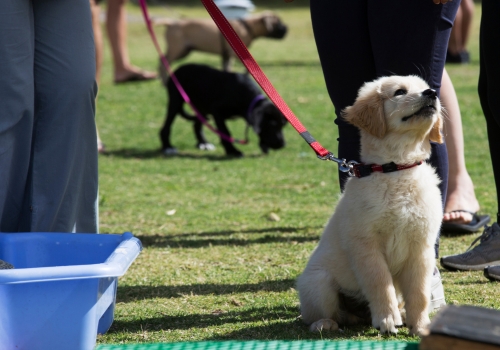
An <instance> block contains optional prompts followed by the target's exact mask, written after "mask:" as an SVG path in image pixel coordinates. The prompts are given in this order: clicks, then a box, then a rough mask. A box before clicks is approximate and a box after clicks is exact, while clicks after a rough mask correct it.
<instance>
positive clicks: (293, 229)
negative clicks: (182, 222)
mask: <svg viewBox="0 0 500 350" xmlns="http://www.w3.org/2000/svg"><path fill="white" fill-rule="evenodd" d="M319 229H323V226H319V225H318V226H310V227H309V226H308V227H266V228H250V229H245V230H227V231H208V232H186V233H179V234H174V235H169V237H187V236H197V237H204V236H225V235H232V234H235V233H255V234H260V233H266V232H279V233H294V232H302V231H310V230H319ZM318 233H319V232H318ZM143 237H148V236H143Z"/></svg>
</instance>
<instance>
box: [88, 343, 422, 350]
mask: <svg viewBox="0 0 500 350" xmlns="http://www.w3.org/2000/svg"><path fill="white" fill-rule="evenodd" d="M96 350H418V343H408V342H397V341H377V342H374V341H220V342H217V341H208V342H179V343H158V344H128V345H99V346H97V348H96Z"/></svg>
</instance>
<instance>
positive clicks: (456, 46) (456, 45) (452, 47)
mask: <svg viewBox="0 0 500 350" xmlns="http://www.w3.org/2000/svg"><path fill="white" fill-rule="evenodd" d="M462 14H463V11H462V6H460V7H459V8H458V11H457V16H456V17H455V22H454V23H453V28H452V29H451V34H450V39H449V41H448V52H449V53H450V54H452V55H458V54H460V52H462V50H463V38H462Z"/></svg>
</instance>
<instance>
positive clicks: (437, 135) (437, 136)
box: [429, 112, 443, 143]
mask: <svg viewBox="0 0 500 350" xmlns="http://www.w3.org/2000/svg"><path fill="white" fill-rule="evenodd" d="M442 128H443V117H442V116H441V112H440V113H439V114H438V118H437V120H436V122H435V123H434V125H432V129H431V131H430V133H429V139H430V140H431V141H433V142H437V143H443V135H442V134H441V129H442Z"/></svg>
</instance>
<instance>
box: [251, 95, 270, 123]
mask: <svg viewBox="0 0 500 350" xmlns="http://www.w3.org/2000/svg"><path fill="white" fill-rule="evenodd" d="M265 98H266V97H265V96H264V95H257V96H255V97H254V98H253V100H252V101H251V102H250V104H249V105H248V109H247V120H250V119H251V116H252V112H253V109H254V108H255V106H256V105H257V103H258V102H260V101H262V100H264V99H265Z"/></svg>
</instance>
